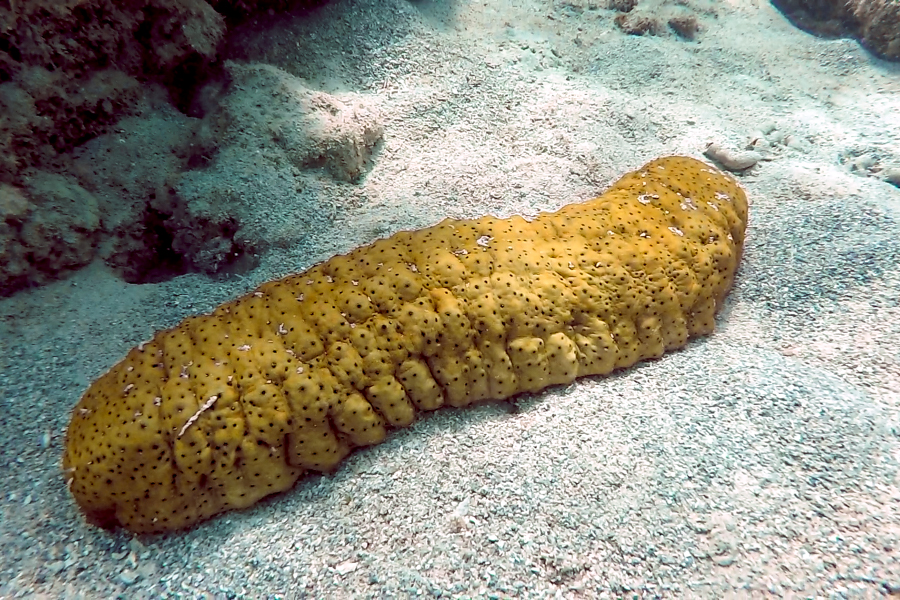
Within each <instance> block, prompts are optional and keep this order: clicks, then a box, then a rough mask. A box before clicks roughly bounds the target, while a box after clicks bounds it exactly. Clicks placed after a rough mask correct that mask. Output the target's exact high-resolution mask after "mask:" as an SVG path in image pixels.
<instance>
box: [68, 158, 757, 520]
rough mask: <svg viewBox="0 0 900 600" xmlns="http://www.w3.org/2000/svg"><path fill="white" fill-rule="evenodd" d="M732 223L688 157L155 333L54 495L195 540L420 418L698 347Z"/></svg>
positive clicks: (84, 427) (715, 297) (112, 381)
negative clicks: (219, 518) (561, 203)
mask: <svg viewBox="0 0 900 600" xmlns="http://www.w3.org/2000/svg"><path fill="white" fill-rule="evenodd" d="M746 221H747V201H746V197H745V195H744V193H743V192H742V191H741V189H740V188H739V187H738V186H737V184H736V183H735V182H734V180H733V179H732V178H731V177H729V176H727V175H724V174H722V173H720V172H718V171H716V170H715V169H713V168H712V167H709V166H707V165H706V164H704V163H702V162H700V161H697V160H694V159H691V158H684V157H667V158H662V159H659V160H656V161H653V162H651V163H649V164H647V165H646V166H644V167H643V168H642V169H640V170H638V171H635V172H633V173H629V174H627V175H625V176H624V177H623V178H622V179H621V180H619V181H618V182H617V183H616V184H615V185H614V186H613V187H612V188H611V189H609V190H608V191H607V192H606V193H605V194H603V195H602V196H600V197H599V198H597V199H595V200H591V201H589V202H585V203H582V204H572V205H569V206H566V207H564V208H563V209H561V210H560V211H559V212H556V213H553V214H543V215H541V216H540V217H538V218H536V219H534V220H533V221H530V222H529V221H526V220H525V219H523V218H521V217H512V218H510V219H505V220H501V219H496V218H493V217H483V218H480V219H476V220H468V221H451V220H445V221H443V222H441V223H439V224H438V225H435V226H433V227H429V228H427V229H423V230H419V231H411V232H401V233H398V234H396V235H394V236H392V237H390V238H388V239H386V240H380V241H377V242H375V243H373V244H371V245H369V246H365V247H362V248H359V249H357V250H354V251H353V252H351V253H349V254H347V255H343V256H336V257H334V258H332V259H330V260H328V261H326V262H324V263H322V264H320V265H318V266H316V267H313V268H312V269H310V270H308V271H306V272H305V273H301V274H298V275H292V276H289V277H286V278H284V279H281V280H278V281H273V282H269V283H266V284H264V285H262V286H261V287H260V288H259V289H258V290H257V291H255V292H252V293H250V294H248V295H247V296H244V297H243V298H240V299H238V300H235V301H233V302H229V303H228V304H224V305H222V306H220V307H219V308H217V309H216V310H215V311H214V312H213V313H212V314H210V315H203V316H199V317H192V318H188V319H186V320H185V321H183V322H182V323H181V324H180V325H178V326H177V327H175V328H173V329H170V330H167V331H162V332H159V333H158V334H156V336H155V337H154V338H153V339H152V340H151V341H149V342H147V343H144V344H141V345H140V346H139V347H137V348H134V349H133V350H131V352H129V354H128V355H127V357H126V358H125V359H124V360H123V361H121V362H120V363H118V364H117V365H116V366H114V367H113V368H112V369H111V370H110V371H109V372H107V373H106V374H105V375H103V376H102V377H100V378H99V379H98V380H97V381H95V382H94V383H93V385H91V387H90V389H88V391H87V392H86V393H85V395H84V397H82V399H81V401H80V402H79V403H78V405H77V406H76V408H75V410H74V411H73V416H72V421H71V424H70V426H69V429H68V435H67V439H66V453H65V458H64V469H65V476H66V478H67V481H68V483H69V486H70V489H71V491H72V493H73V494H74V496H75V499H76V500H77V502H78V504H79V505H80V506H81V508H82V509H83V510H84V512H85V513H86V514H87V515H88V517H89V518H90V519H91V520H92V521H93V522H96V523H100V524H105V525H111V524H116V523H118V524H121V525H123V526H124V527H126V528H128V529H130V530H132V531H134V532H161V531H166V530H174V529H179V528H183V527H188V526H190V525H193V524H194V523H197V522H198V521H201V520H203V519H206V518H208V517H210V516H212V515H215V514H217V513H220V512H223V511H226V510H229V509H234V508H243V507H247V506H250V505H251V504H253V503H254V502H256V501H258V500H259V499H260V498H263V497H264V496H267V495H269V494H272V493H274V492H279V491H282V490H286V489H288V488H290V487H291V486H292V485H293V484H294V483H295V482H296V481H297V479H298V478H299V477H301V476H302V475H303V474H304V473H306V472H307V471H329V470H331V469H333V468H335V467H336V466H337V465H338V463H340V462H341V460H343V458H344V457H345V456H347V454H348V453H349V452H350V451H351V450H353V449H354V448H356V447H359V446H366V445H370V444H376V443H378V442H380V441H382V440H383V439H384V437H385V435H386V433H387V431H388V430H390V429H391V428H397V427H407V426H409V425H410V424H411V423H412V422H413V421H414V420H415V417H416V414H417V413H418V412H419V411H428V410H434V409H436V408H438V407H440V406H446V405H450V406H465V405H468V404H472V403H474V402H479V401H484V400H497V399H503V398H509V397H510V396H513V395H515V394H518V393H521V392H535V391H538V390H541V389H543V388H546V387H547V386H550V385H555V384H566V383H569V382H571V381H572V380H574V379H575V378H577V377H580V376H583V375H604V374H607V373H609V372H611V371H612V370H613V369H617V368H622V367H628V366H630V365H633V364H634V363H636V362H637V361H639V360H642V359H646V358H655V357H659V356H661V355H662V354H663V352H665V351H666V350H670V349H673V348H678V347H680V346H682V345H684V344H685V342H686V341H687V340H688V338H689V337H691V336H695V335H702V334H707V333H710V332H711V331H712V330H713V328H714V326H715V324H714V315H715V312H716V309H717V308H719V307H720V306H721V304H722V300H723V298H724V296H725V294H726V293H727V292H728V290H729V288H730V287H731V284H732V281H733V279H734V274H735V270H736V269H737V266H738V263H739V261H740V256H741V249H742V245H743V240H744V230H745V225H746Z"/></svg>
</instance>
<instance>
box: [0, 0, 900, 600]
mask: <svg viewBox="0 0 900 600" xmlns="http://www.w3.org/2000/svg"><path fill="white" fill-rule="evenodd" d="M693 7H694V9H695V12H696V15H697V18H698V20H699V23H700V31H699V33H698V35H697V37H696V39H695V40H693V41H686V40H683V39H681V38H679V37H678V36H676V35H674V34H672V33H671V32H664V34H663V35H658V36H631V35H626V34H624V33H623V32H621V31H620V30H619V29H617V28H616V26H615V25H614V23H613V18H614V16H615V12H614V11H611V10H606V9H604V8H601V7H600V6H599V4H597V3H592V2H589V1H582V0H569V1H568V2H553V3H548V2H540V1H538V0H519V1H510V2H500V3H473V2H467V1H462V0H461V1H458V2H445V3H442V2H436V1H435V2H426V1H421V2H415V3H411V2H407V1H405V0H384V1H375V0H361V1H357V2H351V1H339V2H334V3H331V4H329V5H327V6H326V7H324V8H322V9H319V10H317V11H315V12H313V13H311V14H302V15H301V14H298V15H293V16H292V15H273V16H271V17H267V18H265V19H262V20H260V21H258V22H254V23H250V24H247V25H245V26H244V27H243V28H241V29H238V30H237V31H235V32H233V33H232V39H231V42H230V49H229V50H228V53H229V58H231V59H233V60H237V61H243V62H261V63H268V64H272V65H275V66H277V67H279V68H280V69H283V70H284V71H286V72H289V73H292V74H293V75H295V76H297V77H302V78H304V80H305V81H306V82H307V84H308V85H309V86H310V87H311V88H317V89H322V90H324V91H327V92H329V93H333V94H336V95H340V94H353V95H354V96H355V97H357V98H364V99H365V101H366V102H367V103H368V104H369V105H370V106H373V107H375V108H377V110H378V112H379V114H380V115H381V118H382V121H383V126H384V140H383V143H382V145H381V147H380V148H379V151H378V152H377V154H376V156H375V158H374V160H373V162H372V165H371V170H370V171H369V172H368V173H367V174H366V175H365V177H363V178H362V179H361V180H360V181H359V182H357V183H347V182H337V181H334V180H332V179H329V178H328V177H326V176H322V177H321V178H320V180H319V183H318V185H317V186H316V198H317V202H318V203H319V204H318V207H317V208H316V211H318V212H319V213H321V214H320V216H322V218H323V223H324V224H323V225H321V226H317V227H315V228H310V229H309V230H308V231H304V233H303V235H302V236H297V239H296V240H294V241H293V242H292V243H279V244H275V245H273V247H272V248H270V249H269V250H268V251H267V252H266V253H265V254H264V255H263V256H262V257H260V265H259V267H258V268H256V269H255V270H253V271H252V272H250V273H248V274H245V275H243V276H231V277H221V278H210V277H206V276H200V275H185V276H182V277H178V278H176V279H174V280H171V281H167V282H164V283H159V284H146V285H129V284H126V283H124V282H122V281H121V280H120V279H118V278H116V277H115V276H114V275H113V274H112V273H111V272H110V271H109V270H108V269H106V268H105V267H103V266H102V265H94V266H92V267H90V268H87V269H85V270H82V271H80V272H78V273H76V274H75V275H73V276H72V277H70V278H68V279H66V280H64V281H60V282H57V283H54V284H51V285H49V286H46V287H44V288H40V289H36V290H31V291H26V292H23V293H19V294H17V295H15V296H13V297H11V298H6V299H3V300H0V410H2V415H3V418H2V419H0V448H2V456H3V460H2V461H0V462H2V464H0V476H2V480H3V481H4V482H5V485H4V489H3V491H2V494H0V597H3V598H6V597H10V598H13V597H38V598H59V597H65V598H70V597H71V598H112V597H122V598H160V597H185V598H204V597H209V598H263V597H284V598H301V597H312V598H394V597H396V598H406V597H418V596H423V597H434V598H450V597H452V598H466V597H477V598H506V597H522V598H549V597H553V598H607V597H609V598H613V597H626V596H627V597H629V598H632V597H639V598H655V597H663V598H668V597H703V598H723V597H748V596H785V597H826V598H827V597H834V598H871V597H878V596H880V595H886V594H892V593H893V594H897V593H900V561H898V560H897V552H898V544H900V488H898V485H900V479H898V474H897V473H898V471H897V467H898V461H900V354H898V348H900V269H898V265H900V190H898V189H897V188H896V187H894V186H892V185H891V184H889V183H887V182H885V181H882V180H881V178H880V177H879V173H881V172H883V171H884V170H886V169H888V168H890V167H891V166H900V138H898V131H900V67H898V66H897V65H894V64H889V63H885V62H882V61H879V60H877V59H874V58H872V57H871V56H870V55H869V54H868V53H866V52H865V51H864V50H862V49H861V48H860V47H859V46H858V44H857V43H855V42H852V41H848V40H830V41H829V40H821V39H817V38H814V37H812V36H809V35H807V34H805V33H802V32H800V31H798V30H796V29H795V28H794V27H793V26H792V25H790V24H789V23H788V22H787V21H786V20H785V19H784V18H783V17H782V16H781V15H780V14H779V13H778V12H777V11H776V10H775V9H774V8H773V7H772V6H771V5H769V4H768V3H766V2H759V1H755V0H730V1H728V2H718V3H714V4H713V3H709V4H703V3H702V2H699V1H698V2H695V3H694V4H693ZM710 142H717V143H720V144H723V145H726V146H730V147H732V148H735V149H742V148H745V147H746V146H748V145H753V146H754V148H756V150H757V151H758V152H759V153H760V154H761V156H762V160H760V161H759V163H758V164H757V165H756V166H755V167H753V168H752V169H750V170H748V171H746V172H744V173H742V174H740V175H739V176H738V178H739V181H740V183H741V185H742V186H743V187H744V188H745V189H746V190H747V193H748V195H749V197H750V199H751V220H750V226H749V229H748V240H747V245H746V250H745V257H744V262H743V265H742V267H741V270H740V273H739V278H738V281H737V283H736V285H735V288H734V290H733V292H732V294H731V296H730V297H729V301H728V304H727V306H726V308H725V309H724V310H723V312H722V313H721V314H720V317H719V320H718V322H719V329H718V330H717V331H716V333H715V334H714V335H712V336H711V337H708V338H705V339H701V340H696V341H694V342H692V343H690V344H689V345H688V346H687V347H686V348H685V349H683V350H681V351H678V352H675V353H672V354H671V355H668V356H666V357H664V358H662V359H660V360H658V361H654V362H650V363H645V364H642V365H639V366H637V367H636V368H633V369H630V370H628V371H624V372H621V373H617V374H615V375H613V376H611V377H607V378H591V379H585V380H581V381H578V382H576V383H575V384H573V385H570V386H567V387H565V388H562V389H553V390H550V391H547V392H546V393H542V394H539V395H533V396H532V395H527V396H524V397H521V398H519V399H518V401H517V402H515V403H514V404H511V403H501V404H494V405H484V406H479V407H475V408H469V409H465V410H443V411H438V412H437V413H435V414H432V415H429V416H427V417H426V418H424V419H422V420H421V421H420V422H419V423H418V424H416V425H415V426H414V427H412V428H411V429H409V430H405V431H401V432H397V433H395V434H394V435H393V436H391V438H390V439H389V440H388V441H387V442H385V443H384V444H382V445H380V446H378V447H374V448H371V449H367V450H365V451H362V452H358V453H356V454H355V455H353V456H352V457H351V458H350V459H348V460H347V461H346V462H345V463H344V465H343V466H342V468H340V469H339V470H338V471H337V473H335V474H334V475H331V476H325V477H310V478H307V479H305V480H303V481H302V482H301V483H300V484H298V485H297V487H296V489H294V490H293V491H291V492H288V493H285V494H282V495H280V496H277V497H274V498H271V499H269V500H266V501H264V502H262V503H260V504H259V505H257V506H256V507H254V508H252V509H249V510H246V511H242V512H232V513H229V514H227V515H224V516H221V517H219V518H215V519H213V520H211V521H209V522H207V523H205V524H202V525H200V526H198V527H195V528H194V529H192V530H190V531H187V532H183V533H178V534H172V535H166V536H157V537H141V538H133V537H131V536H129V535H127V534H126V533H125V532H121V531H120V532H114V533H110V532H106V531H103V530H99V529H96V528H93V527H90V526H89V525H87V524H86V523H85V522H84V520H83V519H82V517H81V516H80V514H79V512H78V510H77V508H76V506H75V505H74V503H73V501H72V499H71V497H70V496H69V495H68V493H67V491H66V488H65V484H64V481H63V478H62V475H61V472H60V456H61V451H62V443H63V436H64V428H65V426H66V423H67V421H68V418H69V411H70V410H71V407H72V406H73V405H74V404H75V402H76V401H77V399H78V397H79V395H80V394H81V393H82V392H83V391H84V389H85V388H86V387H87V385H88V384H89V382H90V381H91V380H93V378H95V377H96V376H97V375H99V374H100V373H102V372H103V371H104V370H106V369H107V368H109V367H110V366H111V365H112V364H113V363H114V362H116V361H117V360H118V359H119V358H121V357H122V356H123V355H124V353H125V352H126V351H127V350H128V349H129V348H130V347H131V346H133V345H134V344H136V343H138V342H140V341H142V340H144V339H147V338H149V337H150V336H151V335H152V333H153V332H154V331H156V330H159V329H162V328H165V327H169V326H172V325H174V324H175V323H177V322H178V321H179V320H180V319H182V318H183V317H185V316H188V315H191V314H196V313H199V312H202V311H208V310H210V309H212V308H213V307H214V306H216V305H217V304H219V303H220V302H222V301H225V300H228V299H231V298H234V297H237V296H239V295H241V294H243V293H246V292H247V291H249V290H251V289H252V288H253V287H254V286H255V285H257V284H259V283H261V282H263V281H266V280H269V279H272V278H276V277H280V276H282V275H285V274H288V273H291V272H296V271H300V270H303V269H305V268H307V267H309V266H311V265H313V264H315V263H317V262H319V261H321V260H324V259H326V258H328V257H329V256H332V255H334V254H336V253H340V252H346V251H348V250H350V249H351V248H353V247H356V246H358V245H361V244H365V243H368V242H370V241H372V240H373V239H375V238H377V237H384V236H386V235H389V234H391V233H393V232H395V231H398V230H401V229H410V228H417V227H421V226H425V225H429V224H432V223H435V222H437V221H439V220H441V219H442V218H444V217H447V216H450V217H457V218H467V217H476V216H480V215H483V214H494V215H498V216H508V215H511V214H525V215H533V214H536V213H537V212H539V211H549V210H554V209H556V208H559V207H560V206H562V205H564V204H566V203H569V202H573V201H578V200H584V199H587V198H590V197H593V196H595V195H597V194H598V193H599V192H600V191H602V190H603V189H604V188H605V187H606V186H607V185H608V184H609V183H611V182H612V181H614V180H615V179H616V178H617V177H618V176H619V175H621V174H622V173H624V172H626V171H628V170H631V169H633V168H636V167H638V166H640V165H641V164H643V163H645V162H646V161H648V160H650V159H653V158H655V157H658V156H661V155H666V154H686V155H690V156H695V157H698V158H699V157H702V152H703V151H704V149H705V148H706V146H707V144H709V143H710ZM255 177H258V179H257V180H256V181H254V184H255V185H258V186H260V187H261V188H262V189H264V188H265V187H266V185H267V184H268V182H267V180H266V178H265V177H264V176H263V174H257V175H255ZM282 210H283V211H285V212H286V213H303V211H307V212H308V211H309V210H310V208H309V207H308V206H296V207H294V206H290V205H288V206H283V207H282ZM273 221H276V219H273ZM271 226H272V228H273V230H275V229H278V230H279V236H281V237H282V238H283V239H287V240H290V236H289V235H286V234H285V233H284V231H283V229H284V227H285V226H284V223H279V222H273V223H272V224H271ZM280 239H281V238H280Z"/></svg>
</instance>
